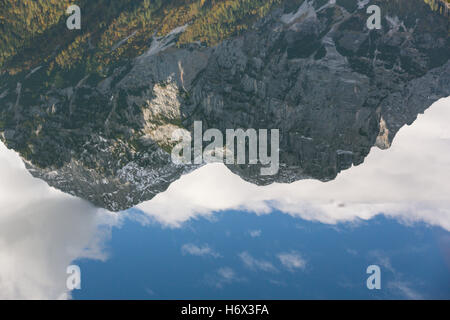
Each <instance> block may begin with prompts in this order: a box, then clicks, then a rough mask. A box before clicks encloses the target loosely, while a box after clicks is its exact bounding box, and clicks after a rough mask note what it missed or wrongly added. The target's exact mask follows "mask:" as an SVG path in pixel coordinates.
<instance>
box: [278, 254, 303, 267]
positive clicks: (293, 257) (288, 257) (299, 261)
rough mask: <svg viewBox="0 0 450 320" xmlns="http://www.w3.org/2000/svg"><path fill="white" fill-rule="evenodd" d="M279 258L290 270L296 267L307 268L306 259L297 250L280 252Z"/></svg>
mask: <svg viewBox="0 0 450 320" xmlns="http://www.w3.org/2000/svg"><path fill="white" fill-rule="evenodd" d="M278 259H280V262H281V264H282V265H283V266H285V267H286V268H287V269H288V270H289V271H295V270H296V269H305V267H306V260H304V259H303V258H302V256H301V255H300V254H299V253H298V252H295V251H292V252H285V253H280V254H278Z"/></svg>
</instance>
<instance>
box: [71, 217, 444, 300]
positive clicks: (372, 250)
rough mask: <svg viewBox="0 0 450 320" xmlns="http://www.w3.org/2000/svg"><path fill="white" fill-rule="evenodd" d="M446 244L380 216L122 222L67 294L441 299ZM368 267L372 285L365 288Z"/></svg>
mask: <svg viewBox="0 0 450 320" xmlns="http://www.w3.org/2000/svg"><path fill="white" fill-rule="evenodd" d="M255 231H256V232H255ZM449 241H450V239H449V235H448V233H447V232H446V231H444V230H443V229H441V228H439V227H429V226H427V225H425V224H423V223H418V224H415V225H413V226H405V225H403V224H400V223H398V222H396V221H395V220H392V219H387V218H385V217H383V216H378V217H376V218H374V219H372V220H369V221H359V222H356V223H350V224H349V223H347V224H338V225H334V226H331V225H325V224H322V223H318V222H308V221H304V220H302V219H298V218H293V217H290V216H288V215H285V214H282V213H278V212H275V213H272V214H268V215H264V216H257V215H255V214H252V213H246V212H239V211H227V212H221V213H216V214H215V215H214V219H204V218H201V219H199V220H193V221H190V222H189V223H186V224H185V225H184V226H183V227H182V228H176V229H171V228H162V227H161V226H160V225H159V224H157V223H155V224H151V225H147V226H142V224H140V223H138V222H136V221H132V220H128V221H127V222H125V223H124V224H123V225H122V226H121V227H120V228H114V230H113V232H112V238H111V241H110V242H109V244H108V250H107V251H108V253H109V258H108V259H107V261H106V262H101V261H92V260H87V259H82V260H79V261H75V264H77V265H79V266H80V268H81V270H82V275H83V277H82V283H83V287H82V290H80V291H74V292H73V298H74V299H129V298H131V299H352V298H355V299H416V298H425V299H429V298H436V299H448V298H450V288H449V286H448V284H449V283H450V273H449V267H450V266H449V265H448V264H446V262H445V252H444V251H443V248H444V247H445V245H447V246H448V245H449ZM446 254H447V255H448V252H447V253H446ZM447 259H448V256H447ZM447 263H448V261H447ZM372 264H376V265H379V266H380V268H381V273H382V288H381V290H368V289H367V287H366V279H367V277H368V276H369V275H367V274H366V268H367V267H368V266H369V265H372Z"/></svg>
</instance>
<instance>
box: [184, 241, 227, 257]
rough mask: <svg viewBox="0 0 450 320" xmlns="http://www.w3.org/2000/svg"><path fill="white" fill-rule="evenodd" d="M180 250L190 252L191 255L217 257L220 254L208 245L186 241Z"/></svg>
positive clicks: (185, 252)
mask: <svg viewBox="0 0 450 320" xmlns="http://www.w3.org/2000/svg"><path fill="white" fill-rule="evenodd" d="M181 252H182V253H183V254H190V255H193V256H212V257H214V258H219V257H220V254H218V253H217V252H215V251H214V250H213V249H211V248H210V247H209V246H208V245H204V246H201V247H199V246H196V245H195V244H192V243H187V244H185V245H183V246H182V247H181Z"/></svg>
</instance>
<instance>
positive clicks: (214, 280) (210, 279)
mask: <svg viewBox="0 0 450 320" xmlns="http://www.w3.org/2000/svg"><path fill="white" fill-rule="evenodd" d="M244 280H245V279H243V278H240V277H238V276H237V274H236V272H234V270H233V269H231V268H230V267H222V268H219V269H218V270H217V271H216V272H214V274H212V275H208V276H206V283H207V284H209V285H211V286H214V287H217V288H223V286H224V285H226V284H230V283H233V282H242V281H244Z"/></svg>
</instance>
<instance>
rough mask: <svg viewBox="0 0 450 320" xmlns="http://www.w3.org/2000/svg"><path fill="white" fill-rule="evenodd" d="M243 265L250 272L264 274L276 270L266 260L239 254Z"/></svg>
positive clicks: (247, 254) (245, 253) (244, 253)
mask: <svg viewBox="0 0 450 320" xmlns="http://www.w3.org/2000/svg"><path fill="white" fill-rule="evenodd" d="M239 257H240V258H241V260H242V262H243V263H244V265H245V266H246V267H248V268H250V269H252V270H262V271H266V272H276V271H277V269H276V268H275V267H274V266H273V264H272V263H270V262H269V261H266V260H258V259H255V258H254V257H252V256H251V255H250V254H249V253H248V252H245V251H244V252H242V253H240V254H239Z"/></svg>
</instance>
